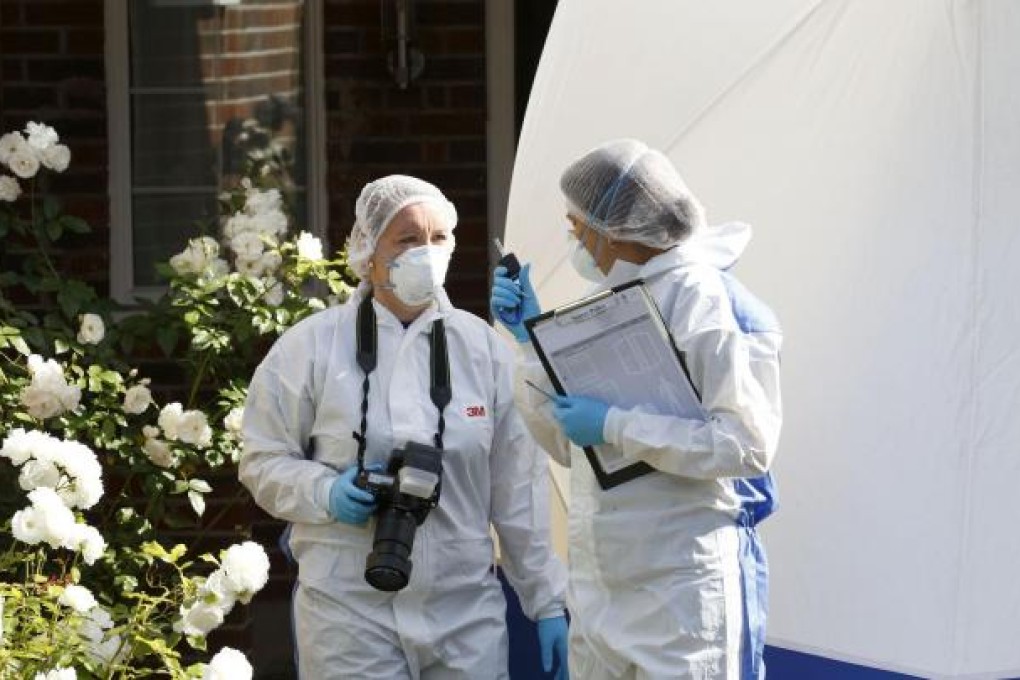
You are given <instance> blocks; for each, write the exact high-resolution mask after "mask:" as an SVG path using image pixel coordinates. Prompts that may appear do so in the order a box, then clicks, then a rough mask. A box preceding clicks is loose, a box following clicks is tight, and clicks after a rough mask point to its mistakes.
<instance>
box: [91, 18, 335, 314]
mask: <svg viewBox="0 0 1020 680" xmlns="http://www.w3.org/2000/svg"><path fill="white" fill-rule="evenodd" d="M320 5H321V0H273V1H271V2H270V1H269V0H229V2H225V1H224V0H133V1H132V2H128V3H125V2H123V1H122V0H107V2H106V13H107V19H106V32H107V63H108V67H107V81H108V82H107V85H108V88H109V94H108V100H109V108H108V110H109V118H110V135H109V138H110V203H111V244H112V258H111V268H112V271H111V280H112V288H113V293H114V296H115V297H117V298H119V299H121V300H123V301H126V302H127V301H130V300H131V299H133V297H134V296H136V295H144V294H146V293H149V292H152V291H156V290H159V285H160V282H159V279H158V277H157V275H156V270H155V265H156V263H158V262H161V261H166V260H167V259H169V257H170V256H171V255H173V254H175V253H177V252H179V251H180V250H182V249H183V247H184V245H185V244H186V243H187V241H188V239H189V238H192V237H193V236H196V235H198V234H201V233H209V234H216V230H217V228H218V227H217V223H216V218H217V213H218V202H217V197H218V195H219V193H220V192H221V191H222V190H223V189H224V188H229V187H232V186H236V184H237V183H238V182H239V180H240V178H241V176H242V175H243V172H244V170H245V167H246V163H248V162H250V160H251V159H252V158H254V157H261V158H267V157H268V158H271V159H272V163H271V167H272V171H271V177H272V179H273V181H274V182H276V183H278V184H279V185H280V186H281V189H282V190H283V192H284V195H285V196H287V198H288V202H289V205H290V207H291V212H292V215H291V216H292V218H293V222H294V224H295V225H296V226H297V227H298V228H300V229H304V230H308V231H313V232H315V233H318V234H319V235H320V236H321V235H322V232H324V231H325V220H324V206H325V201H324V198H325V196H324V193H325V192H324V191H322V190H321V189H320V187H319V185H318V182H319V181H320V180H321V178H322V177H324V175H325V168H324V164H323V159H322V158H321V154H319V153H316V150H317V149H319V148H321V147H322V144H319V143H318V141H319V139H320V137H319V132H320V130H321V120H322V114H321V111H320V108H321V107H320V102H321V97H320V96H319V93H320V91H321V63H320V60H321V52H322V51H321V47H320V42H319V41H320V38H319V36H320V34H321V22H320V20H319V12H320V9H321V8H320ZM267 154H268V156H267ZM309 178H312V179H313V181H309Z"/></svg>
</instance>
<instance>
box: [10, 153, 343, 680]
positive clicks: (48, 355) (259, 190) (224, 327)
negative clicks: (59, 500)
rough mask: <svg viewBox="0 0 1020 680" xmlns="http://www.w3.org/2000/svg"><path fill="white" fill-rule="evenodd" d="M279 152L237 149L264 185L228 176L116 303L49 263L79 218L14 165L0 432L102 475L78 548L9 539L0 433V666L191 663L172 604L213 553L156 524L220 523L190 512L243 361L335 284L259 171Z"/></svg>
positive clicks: (338, 264)
mask: <svg viewBox="0 0 1020 680" xmlns="http://www.w3.org/2000/svg"><path fill="white" fill-rule="evenodd" d="M0 146H2V145H0ZM284 160H285V159H284ZM280 162H281V157H280V156H279V154H278V153H276V152H266V153H264V154H262V155H259V154H255V155H254V156H252V155H251V154H249V160H248V162H246V163H245V164H244V168H245V170H246V171H247V172H250V173H252V174H251V175H250V176H253V177H259V178H261V180H260V181H261V182H263V184H254V183H253V182H252V181H250V180H244V181H242V182H240V183H239V185H238V186H237V187H236V188H235V189H234V190H232V191H228V192H225V193H224V194H223V195H222V196H221V208H222V218H221V220H220V221H219V224H215V225H208V227H209V228H208V231H209V232H210V233H222V234H223V242H222V243H218V242H215V241H213V240H212V239H206V240H205V241H199V240H195V241H192V243H191V244H189V250H186V251H185V252H184V253H182V254H180V255H178V256H175V258H172V259H171V261H170V262H169V263H166V264H163V265H160V267H159V271H160V272H161V273H162V275H163V276H164V277H165V279H166V283H167V287H166V292H165V294H164V295H162V296H160V297H158V298H157V299H142V300H137V301H135V303H134V304H131V305H122V304H119V303H117V302H116V301H114V300H111V299H108V298H105V297H102V296H100V295H99V294H98V293H97V291H96V290H95V289H94V288H93V287H92V286H91V285H89V284H88V283H86V282H84V281H80V280H76V279H74V278H69V277H67V276H66V274H65V272H62V271H61V268H60V267H59V266H58V262H59V253H60V252H61V246H62V241H64V240H65V239H72V238H77V237H79V236H81V235H86V234H88V233H89V232H90V230H91V228H90V226H89V225H88V224H87V223H86V222H85V221H83V220H81V219H80V218H78V217H75V216H72V215H68V214H66V213H64V212H63V206H62V204H61V202H60V201H59V200H58V199H57V198H56V197H54V196H51V195H47V194H46V193H45V191H43V190H42V182H43V181H44V172H43V171H41V172H40V175H39V176H38V177H34V178H30V179H28V180H22V182H23V183H27V185H26V186H23V187H22V192H21V196H20V197H19V198H18V199H17V200H15V201H4V200H0V238H3V240H4V245H5V249H6V255H5V258H4V259H3V262H2V264H3V265H4V266H3V267H0V446H3V445H4V444H5V443H6V442H7V441H9V440H10V438H11V437H12V436H22V435H23V434H24V433H23V432H22V433H21V434H20V435H19V434H18V433H19V431H21V430H23V431H26V432H39V433H46V434H48V435H50V436H51V437H53V438H55V439H54V440H59V441H62V442H75V443H79V444H82V445H85V446H87V447H88V448H89V449H91V451H92V452H94V454H95V457H96V459H97V460H98V461H99V463H100V464H101V467H102V474H103V484H104V486H105V492H104V493H103V494H102V497H101V498H100V499H99V501H98V502H96V503H95V505H93V506H91V507H88V508H87V509H81V508H77V509H74V517H75V521H76V522H78V523H79V524H87V525H89V526H92V527H95V528H96V529H97V530H98V532H99V533H100V534H101V535H102V537H103V538H104V539H105V542H106V546H105V550H103V551H102V554H101V555H100V556H99V557H98V559H96V560H94V562H93V563H87V561H86V563H83V559H82V554H81V552H80V551H77V552H76V551H74V550H68V549H65V548H53V547H51V546H48V545H47V544H46V543H45V542H42V543H36V544H26V543H25V542H24V541H23V540H19V539H18V538H16V537H17V536H18V535H19V532H18V531H16V530H15V528H14V524H15V520H16V513H17V512H19V511H23V510H25V509H26V508H28V507H29V503H28V499H27V498H26V492H25V491H24V490H23V486H24V485H23V484H22V483H21V481H20V478H21V476H23V475H25V474H27V473H26V472H25V466H20V467H19V465H18V464H15V463H14V461H13V459H12V457H11V455H9V452H8V453H7V454H5V453H4V452H3V450H2V449H0V554H2V557H0V602H2V604H3V612H2V624H3V627H2V632H0V677H30V678H31V677H34V676H35V673H36V672H43V673H44V672H46V671H47V670H49V669H53V668H56V667H59V666H63V667H68V668H71V667H73V668H74V669H75V670H76V671H77V673H78V677H79V678H81V677H96V678H136V677H148V676H150V675H161V676H164V677H167V676H169V677H172V678H196V677H201V675H202V671H203V668H204V666H203V665H202V664H197V665H192V666H188V667H185V666H184V665H183V663H182V660H181V651H180V647H181V644H182V643H183V642H184V641H187V642H188V643H189V644H190V645H191V646H192V647H194V648H196V649H204V648H205V641H204V637H203V636H202V635H190V636H187V637H186V636H185V635H184V633H183V632H182V631H181V629H180V619H181V618H182V612H183V610H182V607H184V606H186V605H187V603H189V602H192V603H193V602H194V601H195V598H201V597H207V598H208V597H211V596H209V595H208V593H206V595H204V596H203V595H202V593H203V592H204V591H202V587H203V585H202V584H203V583H204V582H205V577H206V576H208V574H209V573H210V571H211V568H212V567H215V566H216V565H218V564H219V562H218V560H217V559H216V558H215V557H213V556H211V555H196V556H195V557H194V558H192V557H190V556H189V553H188V551H187V549H186V548H185V546H181V545H178V546H174V547H173V548H170V549H167V548H165V547H164V546H163V545H161V544H160V543H159V540H158V539H159V536H160V530H161V529H166V528H171V527H191V528H192V529H193V530H196V531H197V532H199V533H198V540H201V535H202V534H201V532H202V531H203V530H204V529H209V530H212V529H222V527H221V526H219V524H220V519H221V517H222V516H223V515H224V514H225V513H226V512H227V511H228V510H229V505H223V504H220V505H219V507H218V508H217V515H216V516H215V517H207V516H205V513H206V508H207V503H206V497H207V496H209V495H210V494H211V493H213V488H212V486H211V485H210V484H209V482H208V481H206V480H207V479H212V480H215V479H216V478H217V477H222V476H224V472H228V471H230V470H231V469H232V467H233V466H234V465H235V464H236V462H237V460H238V457H239V455H240V448H241V435H240V412H241V409H242V408H243V405H244V400H245V396H246V391H247V381H248V379H249V377H250V375H251V374H252V372H253V370H254V368H255V366H256V365H257V363H258V361H259V360H260V359H261V357H262V356H263V354H264V352H265V351H266V350H267V349H268V347H269V346H270V345H271V344H272V342H273V341H274V340H275V339H276V338H277V337H279V335H280V334H281V333H283V332H284V331H285V330H286V329H287V328H289V327H291V326H293V325H294V324H295V323H298V322H299V321H301V320H302V319H304V318H306V317H308V316H309V315H311V314H313V313H315V312H316V311H318V310H320V309H323V308H325V307H326V306H327V304H331V303H336V302H340V301H343V300H344V299H345V298H346V297H347V295H348V294H349V290H350V288H349V279H348V278H347V276H346V274H345V272H346V266H345V261H344V259H343V257H342V256H338V257H337V258H336V259H323V258H321V257H314V256H313V257H308V255H309V254H311V255H314V250H315V249H314V247H312V248H311V250H309V247H310V245H311V246H314V241H313V240H312V239H311V237H309V236H308V235H301V237H300V238H296V237H293V236H290V234H291V231H290V230H289V229H287V227H288V225H289V222H290V220H289V218H287V217H286V209H287V205H288V199H287V197H286V195H284V194H279V193H276V190H275V189H274V188H273V187H282V188H283V189H286V188H287V186H286V185H287V176H286V174H285V173H280V172H277V171H275V170H274V166H273V164H274V163H277V164H278V163H280ZM44 165H45V164H44ZM46 167H49V166H46ZM267 167H268V168H269V171H267V170H265V168H267ZM277 169H279V168H278V167H277ZM0 170H2V163H0ZM0 174H2V173H0ZM266 185H269V186H268V187H267V186H266ZM253 235H254V236H253ZM221 253H222V256H221ZM317 296H318V297H317ZM16 301H17V302H16ZM138 359H145V360H147V361H159V360H166V361H167V362H168V363H169V362H170V361H172V362H173V363H175V364H176V365H178V366H180V369H181V370H180V381H179V383H178V384H176V385H168V386H156V385H152V384H151V383H150V381H149V380H148V379H147V378H145V377H143V375H142V374H141V373H140V372H139V370H138V369H137V368H135V363H136V361H137V360H138ZM48 361H53V362H55V363H54V364H50V363H47V362H48ZM157 388H161V389H157ZM150 390H151V391H150ZM160 401H162V402H163V403H162V404H160V403H159V402H160ZM25 465H26V466H27V464H25ZM62 479H63V478H62ZM65 482H66V480H65ZM65 482H61V484H65ZM29 486H31V485H29ZM65 488H66V487H65ZM243 500H244V499H243V497H241V496H237V497H236V498H234V499H233V502H243ZM21 532H22V533H21V534H20V535H21V536H22V538H23V537H24V529H21ZM77 585H82V586H85V587H87V588H88V590H89V591H90V592H91V593H92V594H94V596H95V598H96V600H97V601H98V603H99V606H100V607H101V608H102V610H103V611H104V612H107V613H108V614H109V617H110V619H111V625H110V626H109V627H107V628H105V629H104V631H103V632H101V634H100V637H101V640H102V639H105V640H106V641H107V642H109V641H110V640H112V639H117V640H120V641H121V642H120V646H119V648H118V649H117V651H116V654H115V655H113V656H112V658H113V660H112V662H111V661H110V659H106V660H103V659H101V658H98V657H97V656H96V654H95V649H94V647H95V644H91V643H90V641H89V640H88V639H87V635H85V634H84V633H83V632H82V631H83V626H84V627H85V628H86V629H87V628H88V626H89V625H90V624H88V623H87V621H86V619H87V618H88V616H87V615H86V614H83V613H80V612H77V611H76V610H75V609H74V608H72V607H69V606H68V605H66V604H62V603H61V602H60V598H61V596H62V594H63V593H64V592H65V591H66V590H67V589H68V588H69V587H71V586H77ZM245 601H246V600H245ZM93 642H94V641H93Z"/></svg>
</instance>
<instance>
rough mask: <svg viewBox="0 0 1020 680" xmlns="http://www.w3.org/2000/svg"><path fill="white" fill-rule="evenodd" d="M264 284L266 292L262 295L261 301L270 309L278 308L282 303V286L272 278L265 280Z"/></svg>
mask: <svg viewBox="0 0 1020 680" xmlns="http://www.w3.org/2000/svg"><path fill="white" fill-rule="evenodd" d="M265 284H266V292H265V293H263V295H262V299H263V300H265V301H266V304H267V305H269V306H270V307H279V306H280V304H282V303H283V284H281V283H280V282H279V281H277V280H276V279H274V278H272V277H269V278H267V279H266V281H265Z"/></svg>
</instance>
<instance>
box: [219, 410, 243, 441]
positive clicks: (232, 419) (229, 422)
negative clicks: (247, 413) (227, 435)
mask: <svg viewBox="0 0 1020 680" xmlns="http://www.w3.org/2000/svg"><path fill="white" fill-rule="evenodd" d="M243 420H244V408H243V407H241V406H235V407H234V408H232V409H230V413H228V414H227V415H225V416H224V417H223V427H225V428H226V429H227V431H228V432H231V433H233V434H241V422H242V421H243Z"/></svg>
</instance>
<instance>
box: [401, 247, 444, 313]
mask: <svg viewBox="0 0 1020 680" xmlns="http://www.w3.org/2000/svg"><path fill="white" fill-rule="evenodd" d="M452 255H453V250H452V249H451V248H448V247H444V246H418V247H417V248H410V249H408V250H405V251H404V252H403V253H401V254H400V255H399V256H398V257H397V258H396V259H394V260H393V261H392V262H391V263H390V265H389V268H390V288H391V289H392V290H393V294H394V295H396V296H397V299H399V300H400V301H401V302H403V303H404V304H405V305H407V306H408V307H420V306H422V305H425V304H428V303H429V302H432V300H434V299H435V297H436V290H437V289H439V288H441V287H442V286H443V282H444V281H445V280H446V270H447V269H448V268H449V266H450V257H451V256H452Z"/></svg>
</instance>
